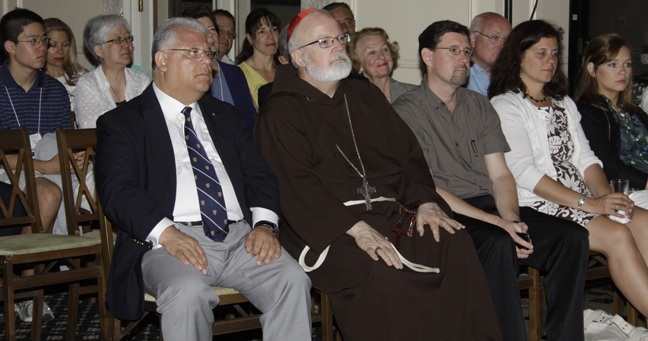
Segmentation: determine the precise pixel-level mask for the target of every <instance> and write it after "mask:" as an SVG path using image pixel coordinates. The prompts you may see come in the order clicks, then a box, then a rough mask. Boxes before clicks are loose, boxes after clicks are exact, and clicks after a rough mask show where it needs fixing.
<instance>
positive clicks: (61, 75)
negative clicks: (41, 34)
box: [45, 18, 88, 111]
mask: <svg viewBox="0 0 648 341" xmlns="http://www.w3.org/2000/svg"><path fill="white" fill-rule="evenodd" d="M45 34H46V35H47V38H49V41H50V43H49V46H48V47H47V63H46V64H45V71H46V72H47V74H48V75H50V76H52V77H54V78H56V79H57V80H58V81H59V82H61V83H62V84H63V85H64V86H65V89H66V90H67V92H68V95H70V106H71V110H72V111H74V109H75V107H74V102H75V101H74V95H75V92H76V83H77V81H78V80H79V76H80V75H82V74H84V73H86V72H88V70H86V69H84V68H83V66H81V65H80V64H79V63H78V62H77V49H76V40H75V39H74V34H73V33H72V30H71V29H70V26H68V25H67V24H66V23H64V22H63V21H62V20H60V19H58V18H47V19H45Z"/></svg>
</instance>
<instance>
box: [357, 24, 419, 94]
mask: <svg viewBox="0 0 648 341" xmlns="http://www.w3.org/2000/svg"><path fill="white" fill-rule="evenodd" d="M349 54H350V57H351V61H352V62H353V69H354V70H358V73H359V74H361V75H363V76H365V77H367V79H369V81H370V82H371V83H373V84H374V85H376V86H377V87H378V88H379V89H380V90H381V91H382V92H383V94H385V97H387V99H388V100H389V103H393V102H394V101H395V100H396V99H397V98H398V97H399V96H400V95H402V94H404V93H406V92H407V91H409V90H411V89H413V88H414V87H415V85H413V84H407V83H401V82H399V81H397V80H395V79H393V78H392V77H391V75H392V73H393V71H394V69H395V68H396V63H397V61H398V57H399V55H398V43H392V42H390V41H389V36H388V35H387V32H385V30H383V29H382V28H379V27H367V28H364V29H362V30H361V31H358V32H356V34H355V35H354V36H353V38H352V39H351V45H349Z"/></svg>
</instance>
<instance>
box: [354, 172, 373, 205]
mask: <svg viewBox="0 0 648 341" xmlns="http://www.w3.org/2000/svg"><path fill="white" fill-rule="evenodd" d="M357 193H358V194H362V196H363V197H364V198H365V205H366V206H367V211H371V194H372V193H376V187H371V186H369V182H368V181H367V178H365V177H363V178H362V186H360V187H358V191H357Z"/></svg>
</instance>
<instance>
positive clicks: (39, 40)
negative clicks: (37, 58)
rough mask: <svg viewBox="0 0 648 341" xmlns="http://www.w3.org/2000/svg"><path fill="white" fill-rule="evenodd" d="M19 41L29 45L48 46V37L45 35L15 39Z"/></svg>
mask: <svg viewBox="0 0 648 341" xmlns="http://www.w3.org/2000/svg"><path fill="white" fill-rule="evenodd" d="M16 41H17V42H19V43H29V45H31V46H38V45H39V44H43V46H45V47H48V46H49V42H50V39H49V38H47V37H40V38H31V39H29V40H16Z"/></svg>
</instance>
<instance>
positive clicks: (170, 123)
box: [147, 84, 278, 247]
mask: <svg viewBox="0 0 648 341" xmlns="http://www.w3.org/2000/svg"><path fill="white" fill-rule="evenodd" d="M153 89H154V90H155V95H156V96H157V98H158V100H159V102H160V106H161V107H162V112H163V114H164V119H165V121H166V124H167V128H168V131H169V135H170V137H171V144H172V145H173V154H174V158H175V163H176V164H175V166H176V200H175V207H174V209H173V217H174V220H175V221H200V220H202V218H201V216H200V205H199V203H198V191H197V190H196V182H195V180H194V174H193V169H192V167H191V161H190V160H189V152H188V151H187V144H186V142H185V137H184V136H185V135H184V121H185V117H184V114H182V110H183V109H184V107H186V105H184V104H182V103H180V102H179V101H178V100H176V99H174V98H173V97H171V96H169V95H167V94H165V93H164V92H162V90H160V89H159V88H158V87H157V86H155V84H153ZM189 106H190V107H191V108H192V110H191V121H192V123H193V125H194V129H195V130H196V134H197V135H198V139H199V140H200V141H201V142H202V143H203V146H204V147H205V152H206V153H207V157H208V158H209V160H210V161H211V162H212V164H213V165H214V169H215V170H216V175H217V176H218V180H219V181H220V183H221V187H222V189H223V197H224V198H225V206H226V207H227V218H228V219H229V220H234V221H238V220H241V219H243V217H244V216H243V211H242V210H241V207H240V205H239V203H238V199H237V197H236V192H235V191H234V186H233V185H232V181H231V180H230V178H229V175H228V174H227V171H226V170H225V166H224V165H223V161H222V160H221V158H220V156H219V155H218V152H217V151H216V148H215V147H214V144H213V142H212V139H211V136H210V135H209V130H208V129H207V125H206V124H205V120H204V118H203V115H202V112H201V110H200V106H199V105H198V104H197V103H192V104H191V105H189ZM256 209H257V210H258V209H259V208H256ZM256 213H257V212H256V211H255V210H254V209H253V215H255V219H256V218H257V217H256ZM274 217H275V218H274V219H263V218H261V219H258V220H270V221H272V222H275V223H276V222H277V221H278V218H277V217H276V214H275V215H274ZM253 220H254V219H253ZM255 221H257V220H255ZM170 225H173V221H171V220H170V219H168V218H164V219H162V220H161V221H160V222H159V223H158V224H157V225H156V226H155V227H154V228H153V230H152V231H151V233H150V234H149V236H148V238H147V240H149V241H151V242H153V244H154V247H159V245H158V244H157V242H158V240H159V237H160V235H161V234H162V232H163V231H164V230H165V229H166V228H167V227H169V226H170Z"/></svg>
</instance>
